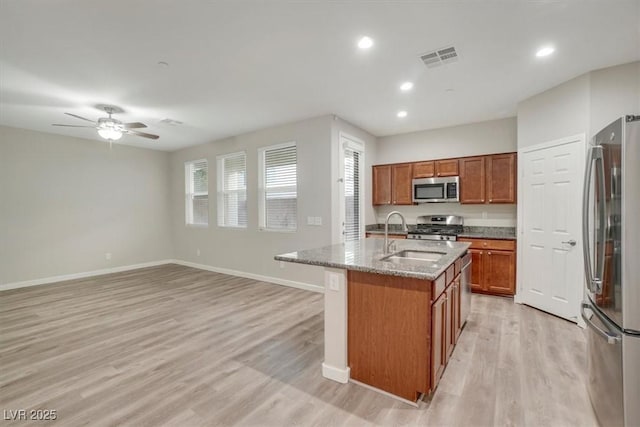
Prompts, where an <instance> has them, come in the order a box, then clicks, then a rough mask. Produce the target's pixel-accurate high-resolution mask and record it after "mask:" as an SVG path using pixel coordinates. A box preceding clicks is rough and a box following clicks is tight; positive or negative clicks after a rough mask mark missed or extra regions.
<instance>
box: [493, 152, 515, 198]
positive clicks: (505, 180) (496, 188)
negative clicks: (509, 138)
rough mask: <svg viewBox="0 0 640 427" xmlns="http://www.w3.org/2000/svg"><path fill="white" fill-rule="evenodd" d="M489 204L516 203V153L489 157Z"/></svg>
mask: <svg viewBox="0 0 640 427" xmlns="http://www.w3.org/2000/svg"><path fill="white" fill-rule="evenodd" d="M486 161H487V165H486V166H487V199H488V201H489V203H516V176H517V173H516V153H508V154H496V155H493V156H487V160H486Z"/></svg>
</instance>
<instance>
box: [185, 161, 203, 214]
mask: <svg viewBox="0 0 640 427" xmlns="http://www.w3.org/2000/svg"><path fill="white" fill-rule="evenodd" d="M185 169H186V178H187V180H186V181H187V189H186V190H187V191H186V199H187V203H186V215H185V216H186V220H187V224H192V225H208V224H209V178H208V166H207V161H206V160H196V161H193V162H188V163H186V165H185Z"/></svg>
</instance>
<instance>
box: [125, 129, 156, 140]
mask: <svg viewBox="0 0 640 427" xmlns="http://www.w3.org/2000/svg"><path fill="white" fill-rule="evenodd" d="M126 132H127V133H128V134H129V135H137V136H141V137H143V138H149V139H158V138H160V137H159V136H158V135H153V134H151V133H144V132H138V131H137V130H127V131H126Z"/></svg>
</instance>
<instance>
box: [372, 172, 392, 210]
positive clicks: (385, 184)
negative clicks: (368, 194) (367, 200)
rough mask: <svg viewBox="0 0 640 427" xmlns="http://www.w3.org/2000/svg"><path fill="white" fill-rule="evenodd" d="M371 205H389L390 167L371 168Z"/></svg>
mask: <svg viewBox="0 0 640 427" xmlns="http://www.w3.org/2000/svg"><path fill="white" fill-rule="evenodd" d="M373 204H374V205H390V204H391V166H390V165H384V166H374V167H373Z"/></svg>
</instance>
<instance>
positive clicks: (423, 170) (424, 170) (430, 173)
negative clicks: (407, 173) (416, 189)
mask: <svg viewBox="0 0 640 427" xmlns="http://www.w3.org/2000/svg"><path fill="white" fill-rule="evenodd" d="M435 168H436V162H434V161H430V162H417V163H414V164H413V177H414V178H432V177H434V176H435V174H436V169H435Z"/></svg>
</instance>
